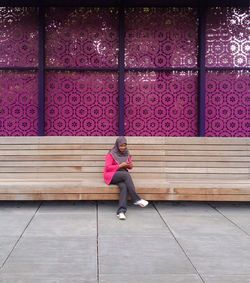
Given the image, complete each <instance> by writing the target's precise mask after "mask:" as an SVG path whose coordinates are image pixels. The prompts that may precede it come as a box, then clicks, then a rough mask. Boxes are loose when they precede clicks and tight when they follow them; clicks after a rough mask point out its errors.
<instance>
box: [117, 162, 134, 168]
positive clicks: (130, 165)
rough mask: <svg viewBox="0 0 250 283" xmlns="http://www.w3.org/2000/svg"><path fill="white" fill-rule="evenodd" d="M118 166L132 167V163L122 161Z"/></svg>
mask: <svg viewBox="0 0 250 283" xmlns="http://www.w3.org/2000/svg"><path fill="white" fill-rule="evenodd" d="M119 166H120V168H124V169H132V168H133V163H132V162H131V163H127V162H122V163H121V164H120V165H119Z"/></svg>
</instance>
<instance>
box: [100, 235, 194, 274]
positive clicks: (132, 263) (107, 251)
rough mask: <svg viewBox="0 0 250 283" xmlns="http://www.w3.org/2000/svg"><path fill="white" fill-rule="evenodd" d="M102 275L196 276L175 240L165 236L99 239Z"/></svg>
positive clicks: (107, 237)
mask: <svg viewBox="0 0 250 283" xmlns="http://www.w3.org/2000/svg"><path fill="white" fill-rule="evenodd" d="M99 264H100V274H101V275H103V274H109V275H111V274H112V275H113V274H129V275H135V274H137V275H139V274H143V275H147V274H150V275H157V274H158V275H159V274H195V273H196V271H195V269H194V268H193V266H192V265H191V263H190V262H189V260H188V259H187V257H186V256H185V254H184V253H183V251H182V250H181V248H180V247H179V245H178V244H177V243H176V241H175V240H174V239H170V238H169V237H164V236H157V237H155V236H153V237H149V236H144V237H143V236H128V237H124V236H123V235H122V234H121V236H102V237H99Z"/></svg>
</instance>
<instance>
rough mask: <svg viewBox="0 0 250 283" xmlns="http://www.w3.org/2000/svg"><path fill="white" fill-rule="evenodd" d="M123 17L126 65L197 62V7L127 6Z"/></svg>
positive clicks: (188, 65) (164, 64) (170, 64)
mask: <svg viewBox="0 0 250 283" xmlns="http://www.w3.org/2000/svg"><path fill="white" fill-rule="evenodd" d="M125 21H126V22H125V24H126V37H125V64H126V66H127V67H160V68H161V67H181V66H185V67H194V66H196V65H197V50H198V47H197V46H198V45H197V25H198V23H197V15H196V9H193V8H172V7H171V8H129V9H126V11H125Z"/></svg>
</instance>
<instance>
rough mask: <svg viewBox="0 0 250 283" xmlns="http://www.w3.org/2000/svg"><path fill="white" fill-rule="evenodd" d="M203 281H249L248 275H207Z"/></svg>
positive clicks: (239, 282) (235, 282) (236, 282)
mask: <svg viewBox="0 0 250 283" xmlns="http://www.w3.org/2000/svg"><path fill="white" fill-rule="evenodd" d="M204 280H205V283H250V275H208V276H205V277H204Z"/></svg>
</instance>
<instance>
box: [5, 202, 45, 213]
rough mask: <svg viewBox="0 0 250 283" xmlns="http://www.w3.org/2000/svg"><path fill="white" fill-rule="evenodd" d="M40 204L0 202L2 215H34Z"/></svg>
mask: <svg viewBox="0 0 250 283" xmlns="http://www.w3.org/2000/svg"><path fill="white" fill-rule="evenodd" d="M40 204H41V202H40V201H37V202H34V201H0V214H5V213H7V214H10V213H15V214H16V213H17V214H18V213H21V214H24V213H28V214H31V215H33V214H35V212H36V210H37V209H38V208H39V206H40Z"/></svg>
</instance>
